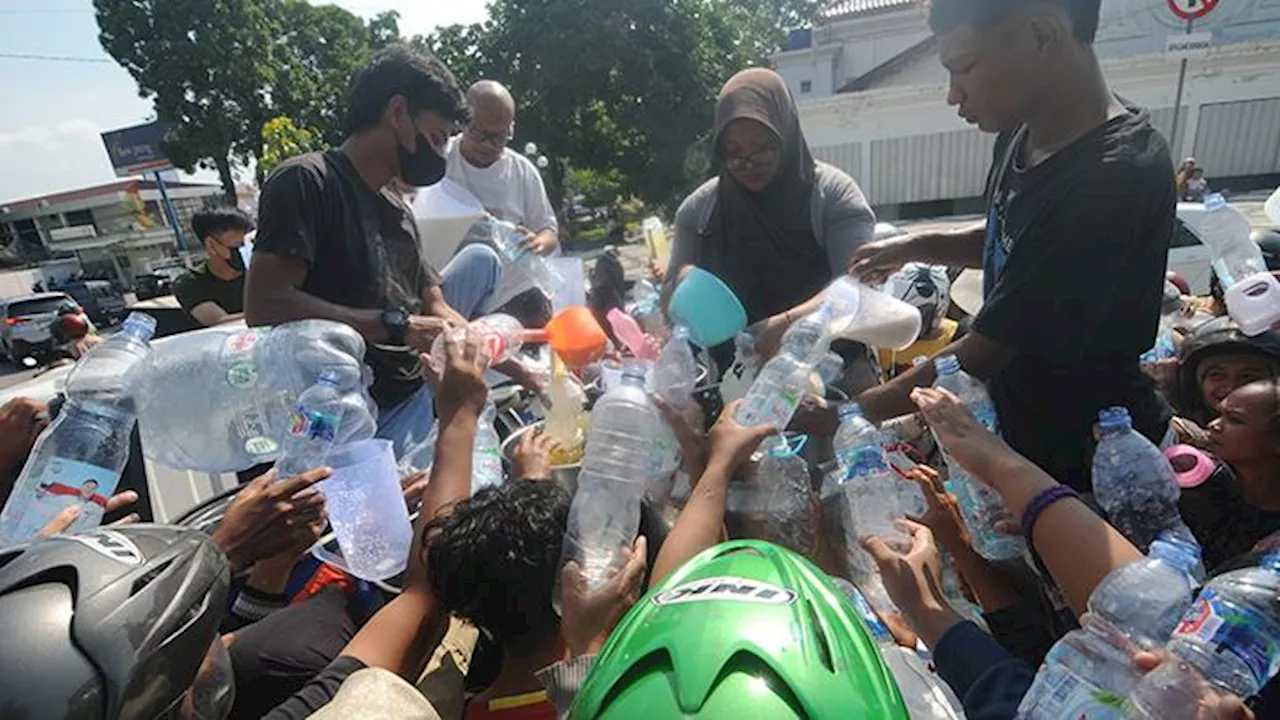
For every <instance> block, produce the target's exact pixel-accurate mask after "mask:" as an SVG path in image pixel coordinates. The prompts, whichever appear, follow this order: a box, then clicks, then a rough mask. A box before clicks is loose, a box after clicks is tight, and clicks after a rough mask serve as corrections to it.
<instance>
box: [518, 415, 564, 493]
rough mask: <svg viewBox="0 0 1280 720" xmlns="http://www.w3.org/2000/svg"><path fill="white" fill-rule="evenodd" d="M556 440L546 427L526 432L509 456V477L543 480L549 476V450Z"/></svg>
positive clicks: (552, 447) (552, 448)
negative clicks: (513, 452) (512, 453)
mask: <svg viewBox="0 0 1280 720" xmlns="http://www.w3.org/2000/svg"><path fill="white" fill-rule="evenodd" d="M555 448H556V441H555V440H553V439H552V438H551V435H550V433H548V432H546V428H542V427H539V428H535V429H533V430H530V431H529V432H526V433H525V434H524V435H523V436H522V437H521V438H520V444H518V445H516V451H515V454H514V456H513V457H512V458H511V477H512V478H514V479H517V480H543V479H546V478H549V477H551V451H552V450H554V449H555Z"/></svg>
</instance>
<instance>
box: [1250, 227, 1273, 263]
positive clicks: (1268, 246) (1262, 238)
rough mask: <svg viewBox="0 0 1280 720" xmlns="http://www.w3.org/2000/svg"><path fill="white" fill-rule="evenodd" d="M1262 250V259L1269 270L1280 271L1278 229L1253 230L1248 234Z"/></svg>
mask: <svg viewBox="0 0 1280 720" xmlns="http://www.w3.org/2000/svg"><path fill="white" fill-rule="evenodd" d="M1249 239H1251V240H1253V241H1254V242H1255V243H1256V244H1257V245H1258V247H1259V248H1260V249H1261V250H1262V259H1263V260H1264V261H1265V262H1266V263H1267V269H1268V270H1270V271H1271V272H1280V230H1254V231H1253V234H1251V235H1250V236H1249Z"/></svg>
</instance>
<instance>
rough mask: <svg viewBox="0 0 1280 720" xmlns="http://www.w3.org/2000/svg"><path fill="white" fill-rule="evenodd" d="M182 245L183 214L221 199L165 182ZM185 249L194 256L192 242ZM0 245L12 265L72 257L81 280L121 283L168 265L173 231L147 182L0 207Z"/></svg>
mask: <svg viewBox="0 0 1280 720" xmlns="http://www.w3.org/2000/svg"><path fill="white" fill-rule="evenodd" d="M165 187H166V189H167V192H168V195H169V199H170V201H171V202H172V205H173V210H174V214H175V215H176V218H175V220H176V222H177V225H178V227H179V228H181V229H182V232H183V234H184V235H185V237H186V240H187V243H188V245H191V244H193V241H192V239H191V237H190V236H191V229H190V225H191V216H192V215H193V214H194V213H195V212H197V211H199V210H200V209H201V208H202V207H204V205H205V204H206V203H207V202H209V201H211V200H214V199H216V198H217V196H219V195H221V194H222V189H221V188H220V187H218V186H216V185H199V184H193V183H182V182H166V183H165ZM194 245H195V247H194V248H192V247H189V248H188V249H195V250H201V248H200V246H199V244H198V243H194ZM0 247H3V248H7V249H8V251H9V252H8V253H7V254H8V255H9V256H10V257H11V258H12V259H13V260H14V261H18V262H26V263H35V262H40V261H42V260H46V259H48V258H50V257H68V256H75V257H76V258H77V259H78V260H79V261H80V266H81V267H82V268H83V269H84V272H85V273H86V274H89V275H91V276H92V275H98V274H104V275H106V276H107V277H112V278H116V279H118V280H119V281H120V282H121V283H122V284H124V285H126V286H127V285H128V284H130V283H131V282H132V280H133V278H134V276H136V275H139V274H142V273H148V272H151V271H152V270H153V269H155V268H157V267H161V266H165V265H167V264H171V263H172V261H173V258H174V257H175V256H176V255H177V233H176V232H175V228H173V227H172V226H171V225H170V223H169V219H168V218H167V217H166V215H165V213H164V211H163V209H162V207H161V198H160V190H159V187H157V185H156V183H155V181H154V180H119V181H116V182H113V183H108V184H106V185H97V186H94V187H89V188H82V189H79V190H70V191H67V192H60V193H54V194H52V195H43V196H41V197H33V198H26V199H23V200H13V201H8V202H0Z"/></svg>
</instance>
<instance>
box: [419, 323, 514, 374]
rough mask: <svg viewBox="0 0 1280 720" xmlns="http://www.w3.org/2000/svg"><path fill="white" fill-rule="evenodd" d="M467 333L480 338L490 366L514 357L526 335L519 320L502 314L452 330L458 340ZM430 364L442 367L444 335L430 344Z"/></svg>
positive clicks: (443, 361) (443, 360)
mask: <svg viewBox="0 0 1280 720" xmlns="http://www.w3.org/2000/svg"><path fill="white" fill-rule="evenodd" d="M468 332H471V333H475V334H476V335H478V336H479V337H480V342H481V344H482V345H483V346H484V349H485V354H486V355H488V357H489V364H490V365H497V364H499V363H501V362H503V361H505V360H508V359H510V358H512V357H515V355H516V353H518V352H520V348H521V347H522V346H523V345H524V343H525V337H526V335H527V333H526V332H525V329H524V326H523V325H521V324H520V321H519V320H517V319H515V318H513V317H511V316H510V315H505V314H503V313H495V314H493V315H486V316H484V317H482V318H477V319H475V320H472V321H471V322H470V323H469V324H468V325H467V327H465V328H454V329H453V333H454V337H456V338H458V339H459V340H461V339H463V338H465V337H466V336H467V333H468ZM431 362H432V363H434V364H435V366H436V367H438V368H443V367H444V363H445V356H444V333H441V334H440V335H437V336H436V339H435V341H434V342H432V343H431Z"/></svg>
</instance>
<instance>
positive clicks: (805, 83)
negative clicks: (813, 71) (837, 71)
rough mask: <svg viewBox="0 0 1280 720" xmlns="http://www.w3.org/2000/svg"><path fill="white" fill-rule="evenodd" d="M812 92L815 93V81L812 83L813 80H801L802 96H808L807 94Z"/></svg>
mask: <svg viewBox="0 0 1280 720" xmlns="http://www.w3.org/2000/svg"><path fill="white" fill-rule="evenodd" d="M810 92H813V81H812V80H801V81H800V93H801V94H802V95H807V94H808V93H810Z"/></svg>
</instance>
